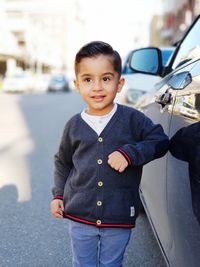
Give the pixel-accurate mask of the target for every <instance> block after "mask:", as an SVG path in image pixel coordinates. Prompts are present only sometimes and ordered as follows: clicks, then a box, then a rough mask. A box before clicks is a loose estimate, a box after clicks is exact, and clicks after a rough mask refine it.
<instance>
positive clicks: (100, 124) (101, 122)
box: [81, 103, 117, 135]
mask: <svg viewBox="0 0 200 267" xmlns="http://www.w3.org/2000/svg"><path fill="white" fill-rule="evenodd" d="M116 110H117V104H116V103H114V107H113V109H112V110H111V111H110V112H109V113H108V114H106V115H103V116H95V115H90V114H87V113H86V109H84V110H83V111H82V112H81V117H82V119H83V120H84V121H85V122H86V123H87V124H88V125H89V126H90V127H91V128H92V129H93V130H94V131H95V132H96V133H97V134H98V135H100V133H101V132H102V131H103V129H104V128H105V127H106V125H107V124H108V122H109V121H110V119H111V118H112V116H113V115H114V114H115V112H116Z"/></svg>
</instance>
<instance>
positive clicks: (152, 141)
mask: <svg viewBox="0 0 200 267" xmlns="http://www.w3.org/2000/svg"><path fill="white" fill-rule="evenodd" d="M133 131H134V132H135V133H136V137H137V140H138V141H137V142H135V143H133V144H126V145H124V146H123V147H120V148H119V149H118V151H119V152H120V153H121V154H122V155H123V156H124V157H125V158H126V160H127V161H128V163H129V165H134V166H139V165H144V164H146V163H148V162H150V161H152V160H154V159H156V158H160V157H162V156H164V155H165V154H166V152H167V151H168V147H169V138H168V137H167V135H166V134H165V133H164V131H163V128H162V126H161V125H160V124H154V123H153V122H152V121H151V120H150V119H149V118H148V117H147V116H145V115H144V114H143V113H141V112H138V113H137V116H135V118H134V119H133Z"/></svg>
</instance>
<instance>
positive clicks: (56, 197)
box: [53, 196, 63, 199]
mask: <svg viewBox="0 0 200 267" xmlns="http://www.w3.org/2000/svg"><path fill="white" fill-rule="evenodd" d="M53 199H63V196H54V197H53Z"/></svg>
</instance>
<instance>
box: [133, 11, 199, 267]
mask: <svg viewBox="0 0 200 267" xmlns="http://www.w3.org/2000/svg"><path fill="white" fill-rule="evenodd" d="M199 36H200V16H198V17H197V18H196V20H195V21H194V23H193V24H192V25H191V27H190V29H189V30H188V31H187V33H186V34H185V36H184V37H183V39H182V40H181V41H180V43H179V44H178V45H177V47H176V49H175V51H174V53H173V55H172V57H171V59H170V61H169V62H168V63H167V65H166V66H165V67H163V65H162V60H161V50H160V49H158V48H146V49H139V50H137V51H134V52H133V54H132V55H131V59H130V66H131V68H132V69H133V71H136V72H137V73H139V74H140V73H141V74H144V73H146V74H153V75H158V76H162V77H163V79H162V80H160V82H158V83H157V87H156V89H157V91H156V92H155V93H154V97H153V100H151V101H150V102H149V103H148V102H147V103H146V104H145V105H144V106H143V109H142V110H143V112H144V113H145V114H146V115H147V116H148V117H150V118H151V119H152V120H153V122H154V123H159V124H161V125H162V126H163V128H164V131H165V133H166V134H168V136H169V138H170V149H169V152H168V153H167V155H166V156H164V157H162V158H160V159H158V160H155V161H153V162H150V163H148V164H146V165H145V166H144V168H143V174H142V179H141V184H140V196H141V200H142V203H143V206H144V209H145V211H146V214H147V216H148V218H149V221H150V224H151V226H152V229H153V232H154V234H155V236H156V238H157V241H158V244H159V246H160V248H161V250H162V252H163V255H164V257H165V259H166V263H167V265H168V266H170V267H188V266H190V267H197V266H199V262H200V38H199ZM144 58H148V60H146V61H145V60H144Z"/></svg>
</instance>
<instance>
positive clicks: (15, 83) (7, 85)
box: [2, 71, 33, 93]
mask: <svg viewBox="0 0 200 267" xmlns="http://www.w3.org/2000/svg"><path fill="white" fill-rule="evenodd" d="M2 90H3V92H9V93H25V92H30V91H32V90H33V77H32V76H31V74H29V73H26V72H24V71H22V72H19V73H15V74H12V75H11V74H9V75H6V76H5V77H4V78H3V82H2Z"/></svg>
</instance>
